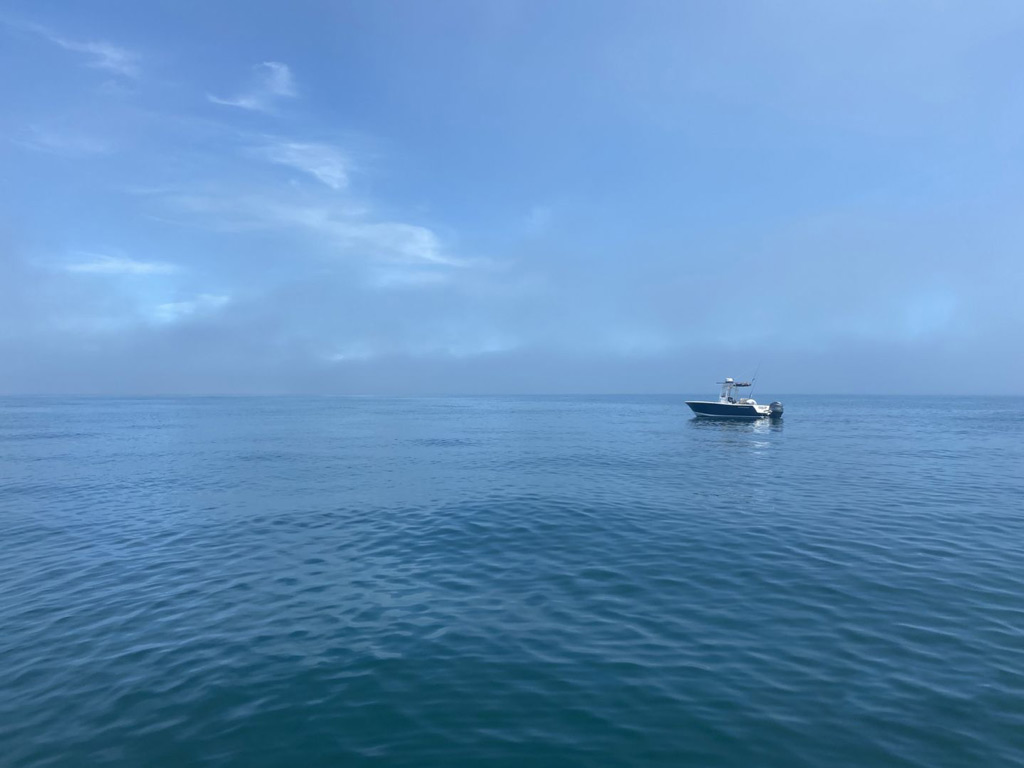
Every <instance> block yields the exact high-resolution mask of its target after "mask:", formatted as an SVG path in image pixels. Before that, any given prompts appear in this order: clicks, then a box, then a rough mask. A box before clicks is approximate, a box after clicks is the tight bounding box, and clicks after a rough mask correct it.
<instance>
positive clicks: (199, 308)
mask: <svg viewBox="0 0 1024 768" xmlns="http://www.w3.org/2000/svg"><path fill="white" fill-rule="evenodd" d="M230 301H231V297H230V296H223V295H220V294H214V293H201V294H199V295H198V296H196V297H195V298H194V299H189V300H187V301H172V302H167V303H165V304H158V305H157V306H156V309H155V311H154V313H153V316H154V318H155V319H156V320H158V321H160V322H164V323H173V322H177V321H180V320H185V319H187V318H191V317H195V316H203V315H209V314H212V313H214V312H216V311H217V310H219V309H221V308H222V307H224V306H226V305H227V304H228V302H230Z"/></svg>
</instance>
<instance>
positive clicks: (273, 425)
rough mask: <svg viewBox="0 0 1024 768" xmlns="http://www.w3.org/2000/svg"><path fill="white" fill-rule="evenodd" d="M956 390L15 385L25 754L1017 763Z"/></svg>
mask: <svg viewBox="0 0 1024 768" xmlns="http://www.w3.org/2000/svg"><path fill="white" fill-rule="evenodd" d="M1009 402H1010V403H1012V404H1013V407H1015V408H1017V409H1021V403H1020V401H1016V400H1014V401H1009ZM900 404H902V405H900ZM962 405H963V407H961V408H959V410H952V411H951V408H950V404H949V402H948V401H942V400H934V401H929V400H928V399H924V401H923V404H922V401H921V400H918V401H898V400H873V401H872V400H866V399H865V400H856V399H851V400H847V401H841V402H840V401H835V400H832V401H829V400H814V399H810V398H808V399H805V400H804V401H803V402H801V401H799V400H797V401H796V402H794V403H793V404H792V405H791V400H790V399H787V413H792V416H788V417H787V420H786V422H785V423H784V424H775V425H769V424H758V425H738V424H716V423H715V422H697V421H692V420H688V419H687V417H686V416H685V412H684V406H682V402H681V399H672V398H633V399H630V398H621V399H614V398H611V399H609V398H592V399H586V398H575V399H573V398H521V399H456V400H429V399H428V400H372V399H370V400H332V399H309V400H305V399H258V398H254V399H239V400H234V399H223V398H221V399H216V400H204V399H183V400H173V399H156V400H144V399H140V400H121V401H117V400H103V399H88V400H60V399H45V400H39V401H31V402H28V401H26V400H17V399H14V400H6V401H0V416H2V417H3V418H4V419H6V421H4V422H3V423H4V425H5V426H4V428H3V429H2V430H0V462H2V464H0V466H2V468H3V470H4V471H3V473H2V475H0V504H2V507H0V509H2V517H0V521H2V523H3V533H4V541H5V545H6V546H5V557H4V558H2V559H0V615H2V616H3V618H4V632H3V633H2V634H0V658H2V659H3V660H4V663H3V665H0V755H2V756H3V757H2V759H0V763H2V764H4V765H11V766H42V765H69V766H70V765H82V764H90V765H93V764H98V765H139V764H145V765H161V764H166V765H181V764H186V763H195V762H204V763H208V764H213V765H247V766H248V765H280V764H293V763H301V764H307V765H316V764H323V765H336V764H338V763H345V764H357V765H358V764H364V763H366V764H369V763H386V764H388V765H417V766H418V765H425V764H426V765H430V764H443V765H456V766H457V765H470V764H473V765H477V764H487V765H492V764H507V765H520V764H523V763H527V762H529V763H533V764H542V765H543V764H548V765H637V764H645V765H646V764H649V765H661V764H663V765H680V764H699V765H709V766H750V765H758V766H821V765H829V766H843V765H849V766H863V765H901V766H929V768H934V766H958V765H972V766H973V765H1012V764H1024V737H1022V734H1024V727H1022V726H1024V706H1022V704H1021V702H1024V630H1022V627H1024V547H1021V545H1020V542H1021V541H1024V536H1022V534H1024V515H1022V513H1021V509H1022V507H1021V504H1020V501H1021V499H1024V478H1022V474H1021V472H1020V467H1021V466H1024V462H1022V461H1021V460H1022V458H1024V449H1022V445H1024V441H1022V440H1021V437H1022V434H1024V419H1022V418H1020V416H1019V414H1018V415H1017V416H1016V417H1015V419H1011V420H1009V421H1006V420H997V419H993V418H991V416H992V412H993V410H995V409H996V406H995V405H992V403H991V402H989V401H985V400H966V401H962ZM996 405H998V410H1000V411H1005V410H1006V402H1000V403H998V404H996ZM836 413H841V414H843V415H842V416H841V417H839V418H838V419H837V418H836V417H835V414H836ZM951 413H952V415H951ZM1008 468H1016V469H1015V470H1010V471H1008Z"/></svg>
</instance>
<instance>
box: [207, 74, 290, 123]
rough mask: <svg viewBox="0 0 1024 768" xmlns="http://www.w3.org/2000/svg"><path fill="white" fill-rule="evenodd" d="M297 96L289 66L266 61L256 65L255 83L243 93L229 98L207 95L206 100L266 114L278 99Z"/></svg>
mask: <svg viewBox="0 0 1024 768" xmlns="http://www.w3.org/2000/svg"><path fill="white" fill-rule="evenodd" d="M297 95H298V92H297V91H296V89H295V80H294V78H293V77H292V71H291V69H289V68H288V65H287V64H282V63H281V62H279V61H264V62H263V63H262V64H258V65H256V67H255V81H254V82H253V83H252V84H251V85H250V87H249V88H248V89H246V90H245V91H243V92H242V93H240V94H238V95H236V96H227V97H223V96H214V95H213V94H207V96H206V98H207V99H209V100H210V101H212V102H213V103H214V104H223V105H224V106H228V107H239V108H240V109H250V110H255V111H258V112H266V111H269V110H270V109H271V108H272V107H273V105H274V102H275V101H277V100H278V99H281V98H293V97H295V96H297Z"/></svg>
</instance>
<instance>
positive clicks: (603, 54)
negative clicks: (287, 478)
mask: <svg viewBox="0 0 1024 768" xmlns="http://www.w3.org/2000/svg"><path fill="white" fill-rule="evenodd" d="M1022 39H1024V4H1021V3H1019V2H1016V1H1014V2H984V1H983V2H977V3H967V2H958V3H954V2H942V1H940V0H931V1H930V2H917V1H916V0H906V2H901V3H891V2H871V1H870V0H868V1H866V2H858V3H821V2H801V1H800V0H792V1H791V2H785V3H778V2H754V1H750V2H734V3H707V2H684V1H683V0H678V1H677V0H662V1H661V2H652V1H650V0H640V1H639V2H628V3H627V2H606V1H604V0H560V2H546V1H542V0H523V1H518V0H431V2H414V1H413V0H399V1H395V2H342V1H340V0H336V1H334V2H314V1H312V0H308V1H306V2H301V1H299V2H288V3H285V2H258V1H255V2H254V1H253V0H247V1H246V2H240V1H235V0H222V1H221V2H214V3H212V2H208V0H202V1H199V0H149V1H147V2H145V3H139V2H134V1H132V0H102V1H101V0H93V1H91V2H70V0H66V1H65V2H50V1H47V0H31V1H27V0H7V1H6V2H5V3H4V4H3V5H0V99H2V103H3V105H4V106H3V109H2V110H0V393H7V394H118V395H121V394H142V395H144V394H289V393H291V394H324V395H332V394H338V395H348V394H380V395H429V394H518V393H551V394H560V393H689V394H703V395H715V394H717V387H716V386H715V384H714V382H716V381H720V380H721V379H722V377H723V376H736V377H747V376H751V375H752V374H753V373H754V372H755V371H756V372H757V373H758V390H759V393H764V396H766V397H770V396H773V395H775V394H781V393H863V394H887V393H908V394H917V393H924V394H958V393H963V394H1010V393H1018V392H1019V391H1020V384H1019V382H1020V381H1021V380H1022V379H1024V301H1022V298H1021V295H1022V293H1024V215H1022V213H1024V206H1022V203H1024V79H1022V77H1021V73H1022V71H1024V45H1021V44H1020V41H1021V40H1022ZM759 393H755V394H759Z"/></svg>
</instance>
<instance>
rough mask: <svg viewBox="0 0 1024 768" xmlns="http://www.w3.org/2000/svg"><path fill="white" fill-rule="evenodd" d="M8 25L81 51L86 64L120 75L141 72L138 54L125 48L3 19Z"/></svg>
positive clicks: (74, 50) (133, 76)
mask: <svg viewBox="0 0 1024 768" xmlns="http://www.w3.org/2000/svg"><path fill="white" fill-rule="evenodd" d="M4 23H5V24H7V25H8V26H12V27H16V28H19V29H24V30H27V31H29V32H32V33H34V34H36V35H39V36H40V37H42V38H44V39H46V40H48V41H49V42H51V43H53V44H54V45H56V46H59V47H61V48H63V49H64V50H66V51H72V52H74V53H81V54H83V55H85V56H86V57H87V58H88V60H87V61H86V65H87V66H90V67H93V68H95V69H102V70H105V71H107V72H112V73H114V74H115V75H120V76H122V77H130V78H137V77H139V75H140V74H141V71H140V68H139V59H140V56H139V55H138V54H137V53H135V52H134V51H130V50H128V49H127V48H122V47H120V46H117V45H114V44H113V43H108V42H106V41H103V40H72V39H71V38H68V37H64V36H63V35H60V34H58V33H56V32H54V31H53V30H51V29H48V28H47V27H44V26H42V25H40V24H32V23H17V22H11V21H5V22H4Z"/></svg>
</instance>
